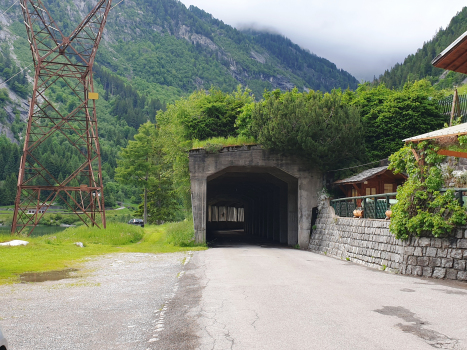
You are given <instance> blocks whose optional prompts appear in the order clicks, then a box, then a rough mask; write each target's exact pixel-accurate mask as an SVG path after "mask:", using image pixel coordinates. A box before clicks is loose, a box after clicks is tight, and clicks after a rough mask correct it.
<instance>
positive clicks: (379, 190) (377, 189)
mask: <svg viewBox="0 0 467 350" xmlns="http://www.w3.org/2000/svg"><path fill="white" fill-rule="evenodd" d="M406 179H407V176H405V175H404V174H397V175H395V174H394V173H393V172H392V171H391V170H389V169H388V167H387V166H382V167H378V168H373V169H368V170H365V171H363V172H361V173H360V174H357V175H354V176H352V177H349V178H347V179H343V180H338V181H336V182H334V184H335V185H337V186H339V188H340V189H341V190H342V192H344V195H345V197H359V196H371V195H375V194H384V193H394V192H396V191H397V186H400V185H402V184H403V183H404V182H405V180H406Z"/></svg>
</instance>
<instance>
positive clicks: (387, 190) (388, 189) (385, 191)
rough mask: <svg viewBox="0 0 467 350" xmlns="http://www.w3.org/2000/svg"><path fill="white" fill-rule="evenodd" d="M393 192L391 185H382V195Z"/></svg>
mask: <svg viewBox="0 0 467 350" xmlns="http://www.w3.org/2000/svg"><path fill="white" fill-rule="evenodd" d="M392 192H394V186H393V184H384V193H392Z"/></svg>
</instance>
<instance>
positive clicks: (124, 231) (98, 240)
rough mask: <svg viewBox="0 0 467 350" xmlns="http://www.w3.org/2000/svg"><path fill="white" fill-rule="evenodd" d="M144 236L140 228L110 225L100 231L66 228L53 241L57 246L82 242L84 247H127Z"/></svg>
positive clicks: (85, 228) (98, 229)
mask: <svg viewBox="0 0 467 350" xmlns="http://www.w3.org/2000/svg"><path fill="white" fill-rule="evenodd" d="M143 235H144V231H143V229H142V228H141V227H139V226H135V225H128V224H126V223H111V224H109V225H108V228H107V229H105V230H102V229H100V228H97V227H87V226H85V225H82V226H78V227H72V228H67V229H66V230H65V231H63V232H61V233H59V234H57V235H56V239H55V240H54V241H55V242H56V243H57V244H63V243H74V242H82V243H83V244H85V245H90V244H105V245H115V246H121V245H127V244H131V243H136V242H139V241H140V240H141V239H142V238H143Z"/></svg>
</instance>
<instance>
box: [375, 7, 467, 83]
mask: <svg viewBox="0 0 467 350" xmlns="http://www.w3.org/2000/svg"><path fill="white" fill-rule="evenodd" d="M465 31H467V7H464V8H463V9H462V11H461V12H459V13H458V14H457V15H456V16H454V17H453V18H452V20H451V22H450V23H449V25H448V26H447V27H446V28H445V29H442V28H441V29H440V30H439V31H438V32H437V33H436V34H435V36H434V37H433V38H432V39H431V40H429V41H427V42H425V43H424V44H423V47H422V48H421V49H419V50H418V51H417V52H416V53H415V54H411V55H409V56H407V57H406V59H405V60H404V62H403V63H397V64H396V65H395V66H394V67H392V68H391V69H389V70H386V71H385V72H384V74H382V75H381V76H380V77H379V78H377V79H376V81H375V83H384V84H385V85H386V86H388V87H390V88H394V87H395V88H401V87H403V86H404V84H405V83H406V82H407V81H415V80H419V79H425V78H426V79H428V80H430V81H431V83H432V84H433V85H435V86H436V87H437V88H438V89H444V88H452V87H453V86H454V85H460V84H461V83H462V82H463V81H464V80H465V79H466V78H467V76H466V75H464V74H460V73H454V72H447V71H444V70H443V69H439V68H435V67H433V66H432V65H431V61H432V60H433V59H434V58H435V57H436V56H437V55H439V54H440V53H441V52H442V51H443V50H444V49H446V48H447V47H448V46H449V45H450V44H451V43H452V42H453V41H454V40H456V39H457V38H458V37H459V36H460V35H462V34H463V33H464V32H465Z"/></svg>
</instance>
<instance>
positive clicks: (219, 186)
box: [206, 167, 298, 245]
mask: <svg viewBox="0 0 467 350" xmlns="http://www.w3.org/2000/svg"><path fill="white" fill-rule="evenodd" d="M297 191H298V180H297V179H296V178H294V177H293V176H291V175H289V174H287V173H285V172H283V171H281V170H279V169H277V168H271V167H248V168H244V167H228V168H226V169H224V170H223V171H221V172H219V173H216V174H214V175H212V176H210V177H208V179H207V200H206V203H207V215H206V240H207V241H208V242H213V241H215V240H216V239H221V240H222V239H226V238H229V239H230V240H233V241H235V242H239V241H244V242H252V241H254V242H258V241H259V242H261V241H263V242H264V241H270V242H276V243H282V244H288V245H296V244H297V242H298V237H297V227H296V226H297V220H296V216H297V200H298V192H297ZM289 224H290V227H289ZM289 233H290V234H289Z"/></svg>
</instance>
